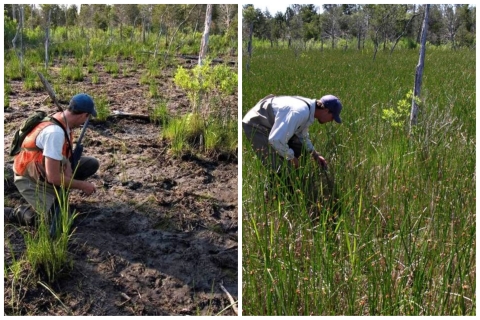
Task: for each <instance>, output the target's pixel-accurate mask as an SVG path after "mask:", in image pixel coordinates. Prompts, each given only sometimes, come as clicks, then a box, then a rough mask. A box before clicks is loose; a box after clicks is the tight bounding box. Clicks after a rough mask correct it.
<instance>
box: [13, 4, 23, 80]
mask: <svg viewBox="0 0 480 320" xmlns="http://www.w3.org/2000/svg"><path fill="white" fill-rule="evenodd" d="M13 6H14V5H13ZM18 6H19V10H18V24H17V32H16V33H15V37H13V39H12V45H13V49H14V50H15V53H16V54H17V57H18V59H19V60H20V70H21V73H22V74H23V5H22V4H20V5H18ZM17 41H20V48H19V49H18V48H17V46H16V43H17Z"/></svg>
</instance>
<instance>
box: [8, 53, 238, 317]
mask: <svg viewBox="0 0 480 320" xmlns="http://www.w3.org/2000/svg"><path fill="white" fill-rule="evenodd" d="M235 59H236V58H235V57H228V60H235ZM124 63H125V65H123V66H122V67H121V70H122V69H123V68H128V65H127V64H128V62H124ZM178 63H179V64H182V65H183V66H184V67H187V68H188V67H192V66H193V65H194V61H186V60H183V59H179V60H178ZM175 68H176V67H175V66H171V67H168V68H166V69H165V70H164V71H163V72H162V76H161V78H159V79H157V83H158V86H159V88H158V91H159V92H161V95H162V98H163V99H164V100H167V101H168V109H169V111H170V113H171V114H182V113H184V112H188V111H189V110H190V109H189V102H188V99H187V97H186V94H185V92H183V91H182V90H181V89H178V88H177V87H176V86H175V85H174V83H173V75H174V71H175ZM235 68H236V66H235ZM96 72H97V74H98V75H99V79H100V83H98V84H92V79H91V76H90V75H89V76H87V77H86V78H85V79H84V81H83V82H80V83H71V84H65V85H68V86H73V87H75V88H78V91H79V92H86V93H89V94H91V95H92V96H94V97H95V96H96V95H100V94H105V95H107V97H108V100H109V104H110V110H111V111H112V112H113V111H114V110H118V111H122V112H131V113H135V114H148V110H150V108H151V106H152V104H153V103H154V101H153V100H152V99H150V98H148V90H149V86H148V85H141V84H140V77H141V75H142V72H144V70H142V69H141V68H138V69H137V70H136V71H135V72H130V73H128V72H127V73H125V74H122V75H120V76H118V77H113V76H112V75H110V74H108V73H105V72H103V68H102V66H100V65H98V66H96ZM50 81H53V80H50ZM10 85H11V87H12V92H11V95H10V107H9V108H7V109H5V110H4V111H5V112H4V127H5V131H4V143H5V147H6V148H5V149H4V159H5V166H6V168H7V169H4V173H5V176H6V178H5V179H4V196H5V199H4V202H5V205H7V206H15V205H18V204H21V203H24V201H23V200H22V198H21V196H20V195H19V193H18V191H17V190H16V188H15V186H14V185H13V183H12V178H11V176H9V169H8V168H9V167H11V163H12V159H11V157H9V156H8V147H9V145H10V141H11V139H12V136H13V133H14V131H15V130H16V128H18V126H19V125H20V123H21V122H22V121H23V120H24V119H25V118H26V117H27V116H28V115H29V114H30V113H31V112H32V111H33V110H37V109H43V110H49V111H50V112H53V111H54V109H55V108H54V106H53V105H52V104H51V102H50V100H49V99H48V96H47V93H46V91H43V90H42V91H25V90H24V87H23V83H22V82H21V81H12V82H11V83H10ZM52 86H53V83H52ZM63 102H64V103H67V101H63ZM237 105H238V103H237V94H235V95H232V97H231V106H232V115H233V116H235V117H236V115H237ZM161 130H162V127H161V126H160V125H158V124H156V123H152V122H149V121H144V120H142V119H134V118H116V117H111V118H108V119H107V120H106V121H92V122H91V124H90V126H89V130H87V134H86V136H85V139H84V155H88V156H93V157H96V158H97V159H99V161H100V169H99V171H98V172H97V173H96V174H95V175H94V176H93V177H92V178H90V179H89V181H91V182H93V183H95V184H96V186H97V192H96V193H94V194H93V195H91V196H88V197H87V196H85V195H83V194H82V193H80V192H79V191H72V193H71V196H70V204H71V207H72V208H74V209H75V210H76V212H77V213H79V216H78V218H77V219H76V221H75V225H74V228H75V229H74V233H73V236H72V239H71V242H70V246H69V253H70V254H71V257H72V259H73V267H72V268H71V269H68V270H67V271H66V272H65V273H64V274H61V275H60V276H59V277H58V279H57V280H56V281H55V282H54V283H50V284H49V288H50V290H47V289H46V288H45V287H43V286H41V285H39V284H38V283H32V282H31V281H27V279H31V270H28V267H26V268H25V270H24V271H23V274H22V277H23V278H24V279H25V281H21V282H22V283H18V281H17V282H16V283H15V282H13V281H12V277H11V276H9V275H8V274H6V275H5V276H4V307H5V314H7V315H8V314H16V315H216V314H218V313H221V315H235V312H234V310H233V308H231V307H229V306H230V305H231V303H230V300H229V298H228V296H227V294H226V293H225V291H224V290H223V289H222V288H221V285H223V287H224V289H226V291H228V292H229V293H230V294H231V295H232V296H233V299H235V300H237V297H238V248H237V240H238V191H237V188H238V179H237V176H238V164H237V158H236V155H231V156H227V157H225V156H221V157H219V156H205V155H202V154H201V153H198V154H194V153H190V154H184V155H182V156H176V157H175V156H173V155H172V154H171V153H170V152H169V143H168V141H165V140H161V139H160V138H159V136H160V132H161ZM78 133H79V132H77V136H78ZM22 228H26V227H22ZM30 231H31V230H30ZM31 232H34V231H31ZM4 240H5V241H4V264H5V265H6V266H7V267H8V266H9V265H11V263H12V261H13V259H14V258H15V259H19V258H20V257H21V256H22V254H23V252H24V243H23V237H22V235H21V233H20V231H19V230H18V226H15V225H11V224H6V223H5V225H4ZM22 277H21V278H22ZM53 293H55V295H56V297H55V296H54V294H53Z"/></svg>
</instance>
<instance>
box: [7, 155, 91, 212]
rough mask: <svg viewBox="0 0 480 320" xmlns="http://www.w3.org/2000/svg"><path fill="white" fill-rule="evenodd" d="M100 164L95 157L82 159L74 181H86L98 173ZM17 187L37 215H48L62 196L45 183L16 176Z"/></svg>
mask: <svg viewBox="0 0 480 320" xmlns="http://www.w3.org/2000/svg"><path fill="white" fill-rule="evenodd" d="M99 166H100V164H99V162H98V160H97V159H95V158H93V157H81V158H80V160H79V162H78V167H77V169H76V170H75V168H73V170H74V175H73V177H74V179H77V180H86V179H87V178H88V177H90V176H92V175H94V174H95V172H97V170H98V168H99ZM14 182H15V186H16V187H17V189H18V191H19V192H20V194H21V195H22V196H23V198H24V199H25V200H27V202H28V203H29V204H30V205H31V206H32V207H33V208H34V209H35V211H36V212H37V213H46V212H49V211H50V210H51V209H52V206H53V205H54V204H55V203H57V202H56V200H57V193H58V194H59V196H61V194H60V193H61V191H60V188H56V189H57V190H56V191H55V187H54V186H53V185H51V184H50V183H47V182H45V181H35V180H33V179H31V178H30V177H24V176H17V175H15V180H14Z"/></svg>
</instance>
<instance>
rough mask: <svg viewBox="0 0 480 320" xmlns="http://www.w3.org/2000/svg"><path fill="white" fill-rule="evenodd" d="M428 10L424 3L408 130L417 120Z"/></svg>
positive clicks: (428, 7) (428, 6)
mask: <svg viewBox="0 0 480 320" xmlns="http://www.w3.org/2000/svg"><path fill="white" fill-rule="evenodd" d="M429 10H430V5H429V4H427V5H425V16H424V18H423V26H422V40H421V46H420V57H419V59H418V65H417V68H416V70H415V85H414V88H413V98H412V111H411V113H410V132H411V131H412V127H413V126H415V125H416V124H417V122H418V104H417V99H418V98H417V97H419V96H420V91H421V89H422V77H423V66H424V62H425V44H426V42H427V28H428V11H429Z"/></svg>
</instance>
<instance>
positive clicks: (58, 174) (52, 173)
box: [45, 157, 96, 195]
mask: <svg viewBox="0 0 480 320" xmlns="http://www.w3.org/2000/svg"><path fill="white" fill-rule="evenodd" d="M45 171H46V178H47V181H48V183H50V184H53V185H55V186H63V187H65V188H71V189H78V190H81V191H83V192H84V193H85V194H86V195H91V194H92V193H93V192H95V190H96V187H95V185H94V184H93V183H90V182H87V181H82V180H76V179H73V177H72V170H71V169H70V170H69V169H68V164H67V168H65V170H63V169H62V164H61V161H59V160H55V159H52V158H49V157H45Z"/></svg>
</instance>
